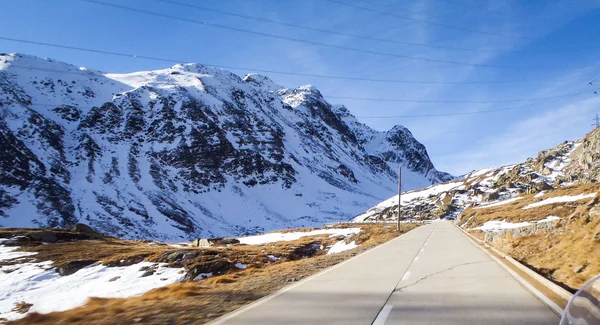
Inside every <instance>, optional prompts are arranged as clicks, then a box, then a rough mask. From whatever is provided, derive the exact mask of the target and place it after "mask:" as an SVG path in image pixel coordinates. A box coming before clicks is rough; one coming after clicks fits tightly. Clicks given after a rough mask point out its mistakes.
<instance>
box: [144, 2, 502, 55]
mask: <svg viewBox="0 0 600 325" xmlns="http://www.w3.org/2000/svg"><path fill="white" fill-rule="evenodd" d="M155 1H158V2H163V3H167V4H172V5H176V6H181V7H185V8H193V9H197V10H201V11H207V12H214V13H218V14H222V15H227V16H232V17H238V18H244V19H249V20H254V21H260V22H265V23H270V24H276V25H281V26H286V27H293V28H298V29H304V30H310V31H314V32H319V33H325V34H332V35H340V36H347V37H354V38H360V39H366V40H371V41H377V42H386V43H392V44H402V45H409V46H421V47H427V48H433V49H442V50H453V51H465V52H483V53H503V52H505V51H501V50H487V49H472V48H463V47H452V46H439V45H431V44H424V43H413V42H405V41H397V40H392V39H386V38H379V37H372V36H367V35H358V34H351V33H344V32H337V31H333V30H328V29H322V28H315V27H310V26H303V25H297V24H291V23H287V22H283V21H277V20H272V19H267V18H261V17H256V16H249V15H242V14H238V13H233V12H228V11H223V10H219V9H214V8H208V7H204V6H198V5H193V4H189V3H183V2H178V1H173V0H155Z"/></svg>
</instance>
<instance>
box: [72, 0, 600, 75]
mask: <svg viewBox="0 0 600 325" xmlns="http://www.w3.org/2000/svg"><path fill="white" fill-rule="evenodd" d="M79 1H82V2H88V3H94V4H98V5H101V6H106V7H112V8H117V9H122V10H127V11H132V12H137V13H142V14H146V15H150V16H156V17H161V18H166V19H171V20H176V21H182V22H188V23H192V24H198V25H202V26H210V27H215V28H221V29H226V30H231V31H235V32H240V33H246V34H251V35H258V36H263V37H269V38H274V39H280V40H286V41H291V42H297V43H304V44H310V45H315V46H322V47H328V48H334V49H338V50H346V51H351V52H357V53H365V54H372V55H380V56H386V57H394V58H401V59H410V60H418V61H425V62H433V63H444V64H454V65H463V66H472V67H482V68H498V69H518V70H568V69H582V68H586V67H588V66H583V67H562V68H555V67H519V66H502V65H494V64H481V63H468V62H461V61H450V60H441V59H432V58H423V57H415V56H410V55H402V54H395V53H388V52H379V51H373V50H368V49H359V48H353V47H347V46H341V45H334V44H328V43H321V42H316V41H310V40H304V39H299V38H294V37H288V36H282V35H275V34H270V33H264V32H257V31H250V30H247V29H243V28H237V27H231V26H226V25H221V24H215V23H209V22H206V21H200V20H195V19H189V18H184V17H180V16H172V15H167V14H163V13H158V12H153V11H148V10H143V9H138V8H133V7H127V6H122V5H118V4H113V3H108V2H103V1H98V0H79ZM328 1H333V0H328ZM593 66H595V65H593Z"/></svg>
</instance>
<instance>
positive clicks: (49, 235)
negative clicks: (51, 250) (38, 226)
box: [31, 231, 58, 243]
mask: <svg viewBox="0 0 600 325" xmlns="http://www.w3.org/2000/svg"><path fill="white" fill-rule="evenodd" d="M31 237H32V238H33V239H35V240H39V241H41V242H44V243H56V242H57V241H58V238H57V237H56V234H55V233H54V232H52V231H40V232H36V233H33V234H31Z"/></svg>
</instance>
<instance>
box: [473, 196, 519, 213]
mask: <svg viewBox="0 0 600 325" xmlns="http://www.w3.org/2000/svg"><path fill="white" fill-rule="evenodd" d="M520 199H522V197H513V198H510V199H506V200H499V201H493V202H491V203H489V204H483V205H480V206H478V207H476V208H473V209H475V210H479V209H486V208H492V207H497V206H500V205H505V204H509V203H512V202H516V201H519V200H520Z"/></svg>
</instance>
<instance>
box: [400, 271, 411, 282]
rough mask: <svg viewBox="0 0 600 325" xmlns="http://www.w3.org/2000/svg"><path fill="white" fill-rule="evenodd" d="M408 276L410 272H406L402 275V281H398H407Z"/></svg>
mask: <svg viewBox="0 0 600 325" xmlns="http://www.w3.org/2000/svg"><path fill="white" fill-rule="evenodd" d="M409 276H410V271H406V273H404V276H403V277H402V279H400V281H406V280H408V277H409Z"/></svg>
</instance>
